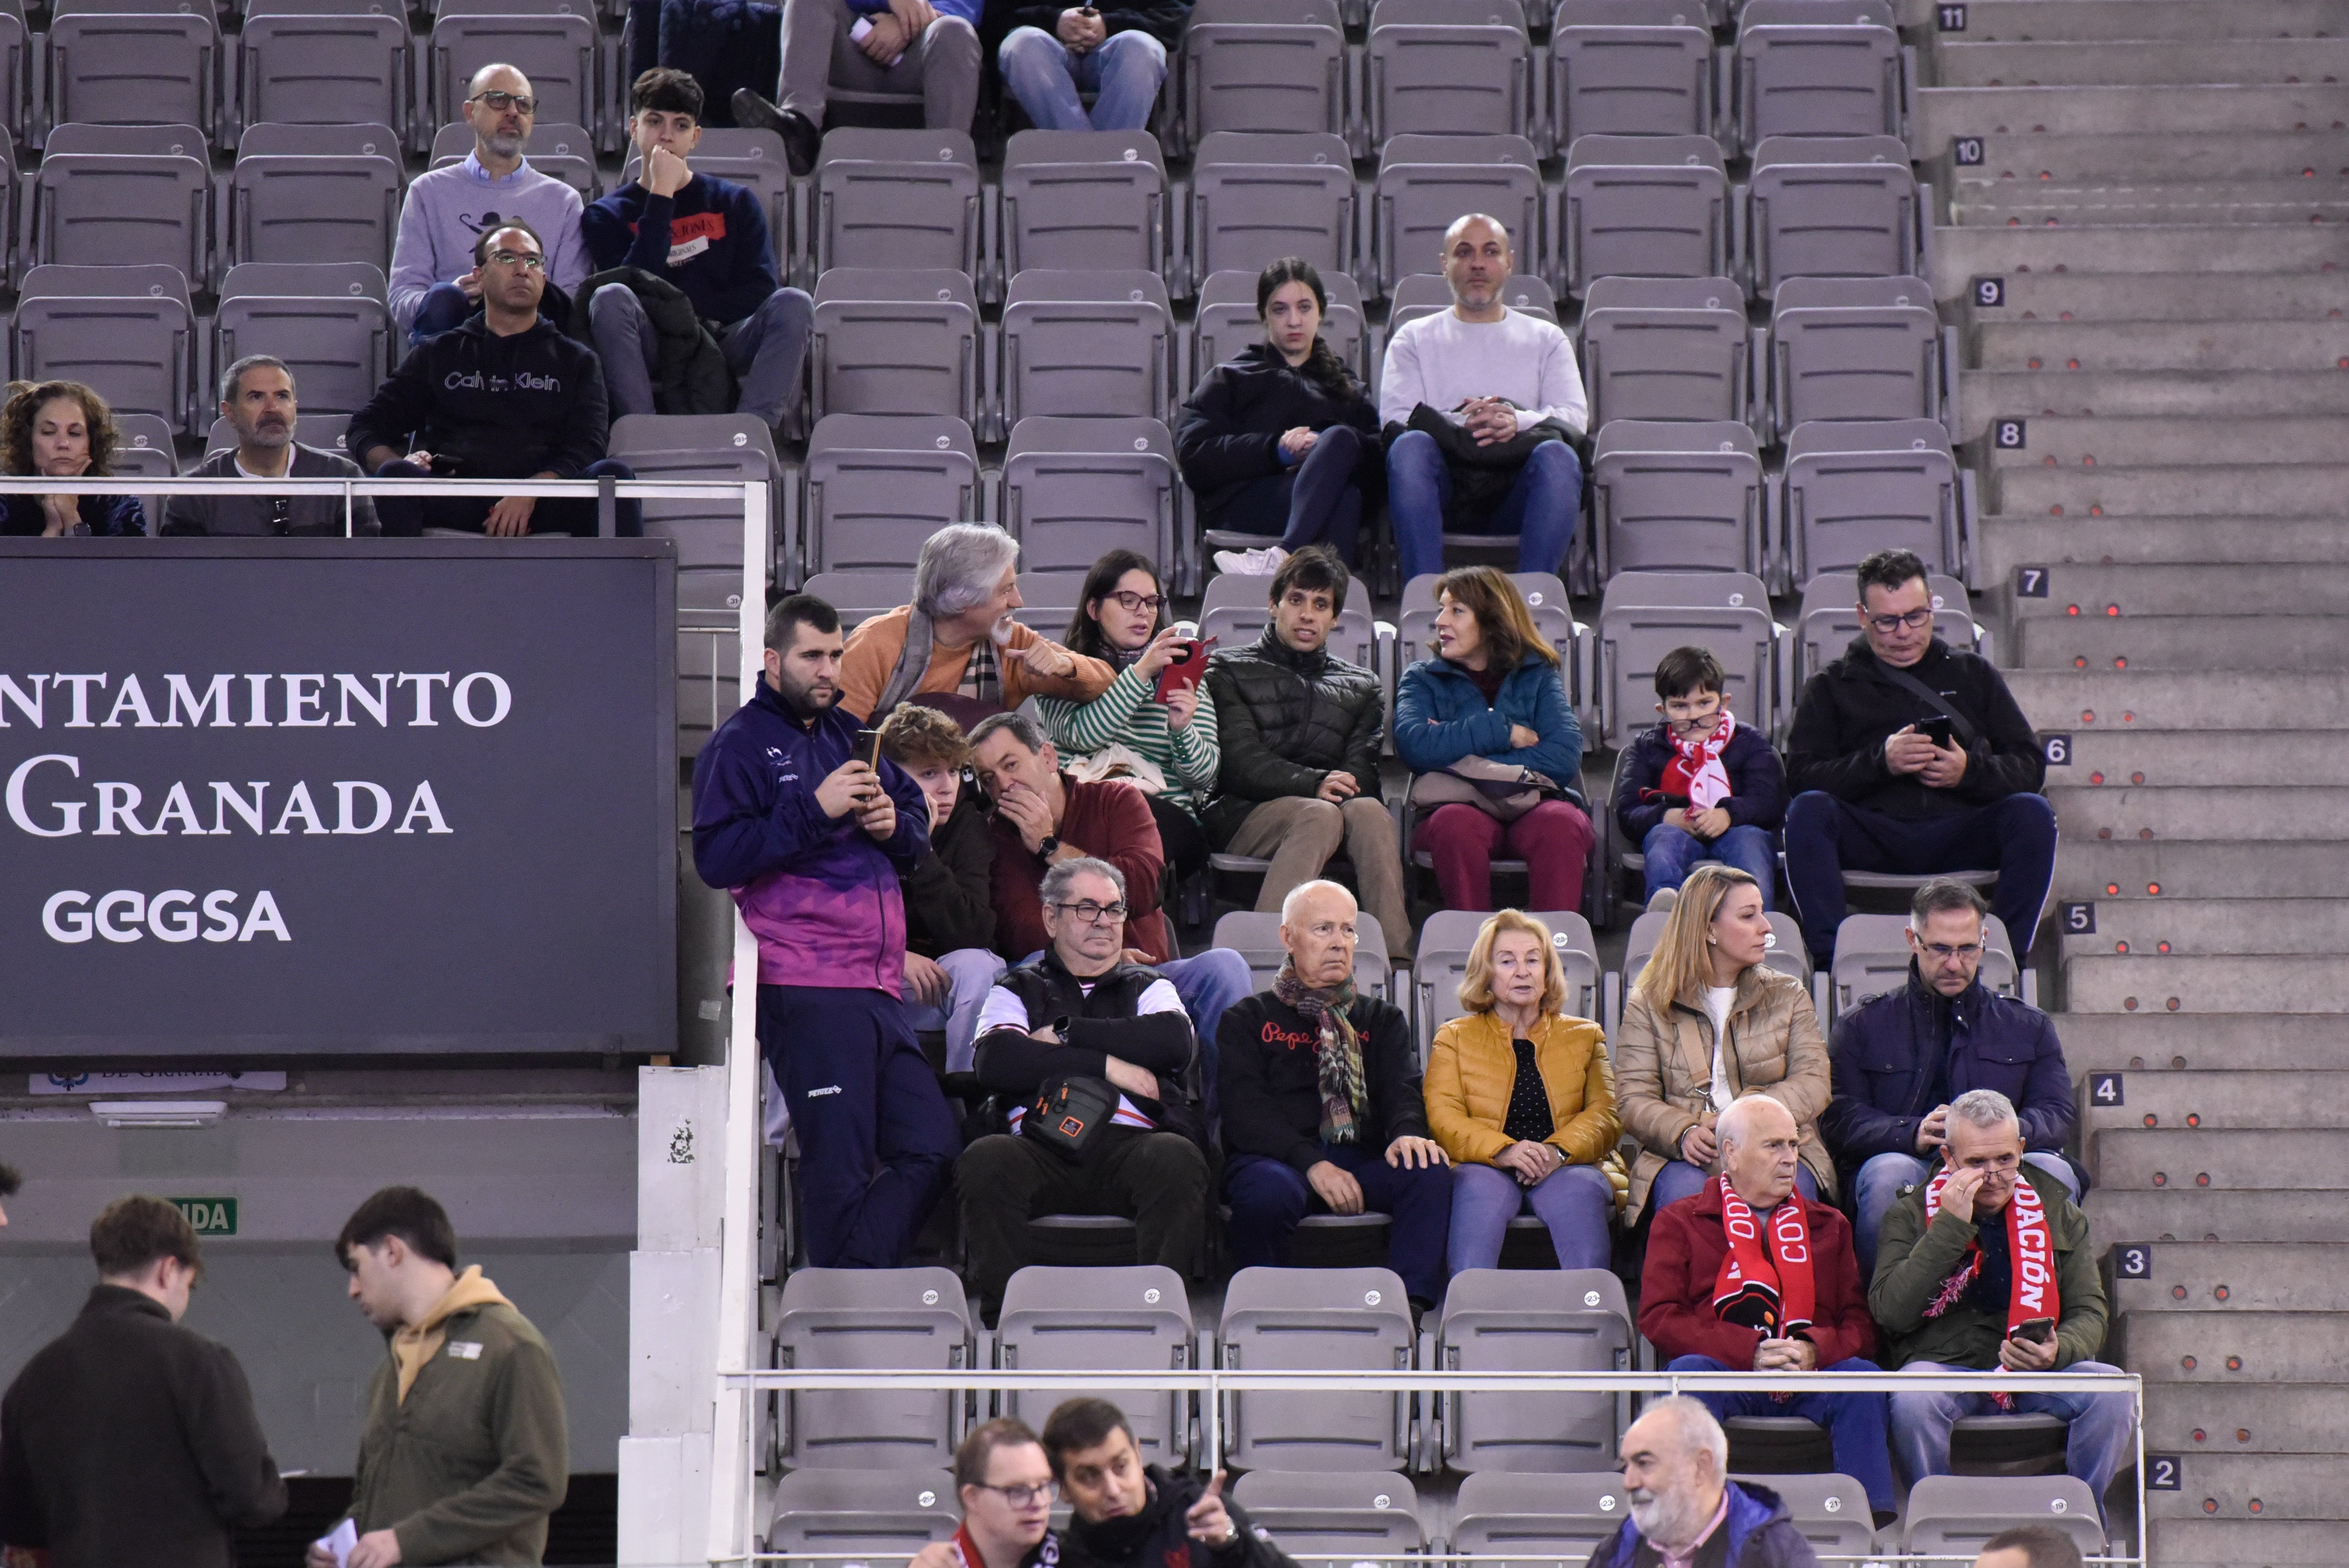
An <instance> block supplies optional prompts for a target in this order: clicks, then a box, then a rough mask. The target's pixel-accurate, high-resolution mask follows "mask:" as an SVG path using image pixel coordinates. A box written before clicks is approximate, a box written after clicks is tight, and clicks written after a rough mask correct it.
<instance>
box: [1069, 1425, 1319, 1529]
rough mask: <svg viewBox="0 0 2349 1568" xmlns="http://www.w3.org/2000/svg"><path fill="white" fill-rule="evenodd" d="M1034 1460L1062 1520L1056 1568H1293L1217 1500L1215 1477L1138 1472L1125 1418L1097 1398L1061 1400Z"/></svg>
mask: <svg viewBox="0 0 2349 1568" xmlns="http://www.w3.org/2000/svg"><path fill="white" fill-rule="evenodd" d="M1043 1442H1044V1454H1045V1457H1046V1458H1047V1459H1050V1460H1051V1461H1052V1475H1053V1477H1054V1479H1055V1480H1058V1481H1059V1482H1060V1483H1061V1496H1062V1497H1063V1498H1065V1499H1066V1500H1067V1501H1068V1504H1069V1509H1070V1512H1071V1519H1070V1521H1069V1528H1068V1530H1067V1532H1065V1533H1063V1534H1062V1536H1061V1568H1297V1564H1296V1563H1295V1562H1294V1560H1292V1559H1291V1558H1290V1557H1289V1555H1288V1553H1287V1552H1283V1551H1282V1550H1281V1549H1280V1548H1279V1547H1278V1546H1276V1545H1274V1544H1273V1543H1272V1542H1271V1541H1270V1540H1269V1539H1268V1538H1267V1537H1265V1536H1262V1535H1259V1534H1258V1533H1257V1532H1256V1530H1255V1529H1254V1528H1252V1527H1251V1526H1250V1525H1249V1523H1248V1517H1247V1512H1246V1511H1243V1510H1242V1509H1241V1507H1240V1505H1239V1504H1237V1503H1236V1502H1231V1501H1226V1499H1225V1497H1224V1472H1223V1471H1221V1470H1217V1471H1216V1476H1215V1479H1214V1480H1212V1481H1209V1482H1207V1483H1206V1485H1204V1486H1203V1485H1201V1484H1200V1482H1199V1479H1198V1478H1197V1477H1196V1476H1194V1475H1192V1474H1191V1473H1189V1472H1188V1471H1185V1472H1183V1473H1181V1474H1176V1473H1175V1472H1174V1471H1172V1470H1168V1469H1164V1468H1162V1467H1160V1466H1158V1465H1144V1464H1143V1462H1142V1452H1141V1450H1140V1449H1138V1448H1136V1447H1135V1446H1134V1441H1133V1428H1132V1427H1131V1426H1129V1425H1127V1424H1126V1419H1125V1413H1124V1412H1123V1411H1122V1410H1120V1409H1119V1408H1118V1407H1116V1406H1114V1405H1112V1404H1111V1403H1110V1402H1109V1401H1108V1400H1106V1399H1069V1400H1064V1401H1062V1402H1061V1405H1060V1406H1059V1407H1056V1408H1055V1409H1054V1410H1053V1411H1052V1415H1051V1418H1050V1420H1048V1421H1046V1422H1045V1423H1044V1432H1043Z"/></svg>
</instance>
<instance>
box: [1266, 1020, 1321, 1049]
mask: <svg viewBox="0 0 2349 1568" xmlns="http://www.w3.org/2000/svg"><path fill="white" fill-rule="evenodd" d="M1264 1043H1265V1044H1268V1045H1286V1046H1288V1048H1289V1049H1290V1050H1291V1051H1299V1050H1302V1049H1304V1048H1305V1047H1306V1046H1309V1045H1310V1044H1313V1033H1312V1031H1310V1030H1307V1029H1283V1028H1282V1027H1281V1026H1280V1025H1279V1024H1278V1023H1268V1024H1266V1025H1265V1026H1264Z"/></svg>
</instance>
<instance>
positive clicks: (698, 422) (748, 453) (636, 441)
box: [606, 414, 795, 627]
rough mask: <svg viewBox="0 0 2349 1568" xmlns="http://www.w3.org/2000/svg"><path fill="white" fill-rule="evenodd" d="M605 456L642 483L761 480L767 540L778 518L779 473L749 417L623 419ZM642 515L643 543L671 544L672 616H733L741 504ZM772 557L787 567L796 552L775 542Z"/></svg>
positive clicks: (674, 504)
mask: <svg viewBox="0 0 2349 1568" xmlns="http://www.w3.org/2000/svg"><path fill="white" fill-rule="evenodd" d="M606 450H607V451H608V452H610V454H611V455H612V456H614V457H616V458H620V459H623V460H625V461H626V462H627V464H628V466H629V467H630V468H631V469H633V470H635V472H636V477H637V478H638V479H642V480H695V479H709V480H724V481H732V482H738V483H740V482H750V481H756V480H762V479H763V480H765V481H766V482H767V484H768V487H769V488H768V492H767V494H768V506H769V510H770V513H771V515H770V517H769V519H768V525H769V528H770V531H771V533H772V531H773V528H774V522H775V517H776V516H779V515H780V514H781V511H782V493H783V470H782V465H781V463H780V462H777V461H776V459H775V446H774V437H773V435H772V433H771V431H769V430H768V429H767V426H766V423H765V421H762V420H761V419H760V418H759V417H758V416H757V415H755V414H626V415H623V416H622V417H620V418H619V419H616V420H614V421H612V433H611V437H610V439H609V441H607V442H606ZM644 509H645V533H646V535H647V536H648V537H652V536H657V537H660V538H667V539H673V540H675V541H676V542H677V566H678V572H677V602H678V611H679V612H680V613H683V612H685V611H688V610H691V611H695V612H698V613H699V614H702V615H705V616H706V615H710V614H716V615H720V616H725V617H731V616H733V615H734V614H735V612H737V611H738V610H740V608H741V602H742V505H741V503H740V501H739V500H737V499H735V498H733V497H731V496H713V497H711V498H710V499H709V500H707V501H647V502H646V503H645V504H644ZM773 554H774V556H776V557H777V558H779V559H786V560H788V559H791V558H792V556H793V555H794V554H795V552H793V551H792V550H791V549H790V548H789V543H788V541H784V540H780V539H779V540H776V541H775V548H774V551H773ZM732 624H733V623H732V622H731V620H729V621H728V625H729V627H731V625H732Z"/></svg>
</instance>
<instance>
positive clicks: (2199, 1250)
mask: <svg viewBox="0 0 2349 1568" xmlns="http://www.w3.org/2000/svg"><path fill="white" fill-rule="evenodd" d="M2130 1253H2131V1255H2130V1256H2129V1257H2127V1258H2126V1259H2123V1258H2120V1257H2119V1256H2118V1255H2117V1254H2116V1253H2111V1252H2108V1253H2107V1254H2106V1264H2107V1269H2108V1272H2107V1274H2106V1281H2107V1289H2108V1291H2109V1295H2108V1296H2107V1298H2106V1299H2107V1301H2108V1302H2109V1303H2110V1305H2111V1307H2112V1310H2114V1311H2115V1312H2132V1313H2134V1312H2144V1313H2162V1312H2199V1313H2247V1312H2275V1313H2340V1312H2349V1244H2340V1243H2336V1244H2334V1245H2333V1246H2329V1247H2328V1246H2323V1245H2318V1244H2313V1243H2309V1242H2259V1241H2242V1242H2237V1241H2220V1242H2217V1243H2210V1242H2199V1241H2198V1242H2190V1243H2188V1242H2180V1243H2177V1244H2174V1245H2169V1246H2162V1245H2158V1244H2143V1245H2137V1246H2132V1247H2131V1249H2130ZM2140 1266H2141V1267H2142V1268H2143V1269H2144V1270H2146V1271H2147V1272H2146V1277H2145V1278H2143V1279H2132V1278H2129V1277H2127V1270H2128V1269H2129V1268H2131V1267H2140Z"/></svg>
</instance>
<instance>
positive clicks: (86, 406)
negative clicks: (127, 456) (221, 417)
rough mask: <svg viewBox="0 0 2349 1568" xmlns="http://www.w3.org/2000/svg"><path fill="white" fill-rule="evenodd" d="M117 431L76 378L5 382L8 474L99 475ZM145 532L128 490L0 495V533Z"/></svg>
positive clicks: (105, 469)
mask: <svg viewBox="0 0 2349 1568" xmlns="http://www.w3.org/2000/svg"><path fill="white" fill-rule="evenodd" d="M119 439H120V434H119V431H116V429H115V428H114V413H113V410H110V409H109V408H108V407H107V406H106V400H105V399H104V398H101V397H99V396H98V394H97V393H96V392H94V391H92V390H90V389H88V387H85V386H83V385H82V384H81V383H80V382H78V381H43V382H42V383H40V385H38V386H33V385H30V384H28V383H26V382H23V381H15V382H11V383H10V384H9V388H8V401H7V406H6V407H5V409H0V462H5V466H6V469H7V472H10V473H12V474H34V473H37V474H39V475H41V476H42V477H43V478H45V479H83V478H90V479H104V478H108V477H109V476H110V475H111V474H112V473H113V472H114V471H113V469H112V468H111V466H109V465H110V463H111V462H112V460H113V457H114V445H115V442H116V441H118V440H119ZM146 532H147V513H146V509H145V508H144V507H142V506H140V504H139V498H138V497H137V496H135V495H25V494H15V495H0V534H15V535H38V536H40V537H42V538H45V539H62V538H73V537H88V536H92V535H96V536H98V537H105V538H120V537H126V536H130V535H141V534H144V533H146Z"/></svg>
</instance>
